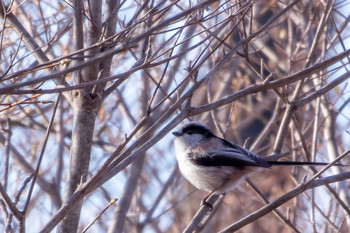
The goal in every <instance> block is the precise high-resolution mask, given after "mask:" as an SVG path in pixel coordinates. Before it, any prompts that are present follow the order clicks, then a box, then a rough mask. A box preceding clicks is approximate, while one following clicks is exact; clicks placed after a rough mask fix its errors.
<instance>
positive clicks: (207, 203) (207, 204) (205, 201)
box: [201, 198, 213, 211]
mask: <svg viewBox="0 0 350 233" xmlns="http://www.w3.org/2000/svg"><path fill="white" fill-rule="evenodd" d="M203 205H204V206H207V207H209V210H208V211H212V210H213V205H212V204H210V203H209V202H207V199H206V198H205V199H204V200H202V201H201V206H203Z"/></svg>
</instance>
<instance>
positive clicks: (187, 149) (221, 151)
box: [173, 123, 328, 209]
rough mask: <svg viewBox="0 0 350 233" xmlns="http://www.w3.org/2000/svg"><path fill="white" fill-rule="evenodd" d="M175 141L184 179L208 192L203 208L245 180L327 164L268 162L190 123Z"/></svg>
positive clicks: (183, 128) (177, 133)
mask: <svg viewBox="0 0 350 233" xmlns="http://www.w3.org/2000/svg"><path fill="white" fill-rule="evenodd" d="M173 135H174V136H175V137H176V138H175V141H174V144H175V152H176V158H177V161H178V164H179V168H180V171H181V173H182V175H183V176H184V177H185V178H186V179H187V180H188V181H189V182H190V183H191V184H193V185H194V186H195V187H196V188H197V189H199V190H204V191H207V192H209V195H208V196H207V197H206V198H205V199H204V200H203V201H202V204H205V205H208V206H209V207H210V209H212V206H211V204H209V203H208V202H207V201H206V200H207V198H208V197H209V196H210V195H211V194H213V193H215V194H225V193H226V192H227V191H230V190H232V189H234V188H235V187H236V186H237V185H238V184H240V183H241V182H242V181H244V179H243V178H244V177H247V176H249V175H251V174H252V173H254V172H258V171H261V170H263V168H267V167H272V166H274V165H292V166H305V165H308V166H312V165H314V166H319V165H327V164H328V163H318V162H293V161H267V160H264V159H263V158H261V157H259V156H258V155H256V154H254V153H253V152H251V151H249V150H247V149H245V148H243V147H241V146H239V145H236V144H233V143H230V142H228V141H227V140H225V139H223V138H220V137H218V136H215V135H214V134H213V133H212V132H211V131H210V130H209V129H208V128H207V127H206V126H205V125H202V124H199V123H189V124H186V125H184V126H183V127H182V129H181V130H180V131H179V132H173Z"/></svg>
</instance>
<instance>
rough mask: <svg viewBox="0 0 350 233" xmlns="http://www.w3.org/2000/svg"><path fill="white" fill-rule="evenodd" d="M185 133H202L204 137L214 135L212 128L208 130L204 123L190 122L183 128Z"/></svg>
mask: <svg viewBox="0 0 350 233" xmlns="http://www.w3.org/2000/svg"><path fill="white" fill-rule="evenodd" d="M182 133H183V134H189V135H192V134H201V135H203V136H204V137H208V138H210V137H212V136H214V135H213V134H212V132H210V130H208V129H207V128H206V127H204V126H202V125H196V124H190V125H188V126H185V127H184V128H183V130H182Z"/></svg>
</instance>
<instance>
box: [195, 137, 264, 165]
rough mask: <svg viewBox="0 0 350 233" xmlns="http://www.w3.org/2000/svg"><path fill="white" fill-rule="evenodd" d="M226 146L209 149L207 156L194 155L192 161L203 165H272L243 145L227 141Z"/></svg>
mask: <svg viewBox="0 0 350 233" xmlns="http://www.w3.org/2000/svg"><path fill="white" fill-rule="evenodd" d="M226 143H228V144H226ZM225 146H226V147H225V148H224V149H216V150H211V151H208V152H207V154H206V155H205V156H194V157H192V161H193V162H195V163H196V164H198V165H202V166H234V167H238V168H239V167H245V166H260V167H271V165H270V164H269V163H268V162H267V161H265V160H263V159H262V158H260V157H259V156H258V155H256V154H254V153H253V152H251V151H249V150H247V149H244V148H243V147H240V146H238V145H235V144H232V143H229V142H227V141H225Z"/></svg>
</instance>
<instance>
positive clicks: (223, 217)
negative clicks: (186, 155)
mask: <svg viewBox="0 0 350 233" xmlns="http://www.w3.org/2000/svg"><path fill="white" fill-rule="evenodd" d="M1 4H2V6H1V8H0V10H1V13H0V15H1V21H0V25H1V26H0V28H1V30H0V38H1V39H0V43H1V45H0V46H1V47H0V56H1V58H0V59H1V62H0V100H1V101H0V103H1V106H0V107H1V109H0V117H1V134H0V143H1V147H0V175H1V178H0V180H1V190H0V191H1V192H0V194H1V200H0V206H1V210H2V213H1V214H0V231H2V232H24V231H23V230H25V231H26V232H39V231H42V232H50V231H57V232H77V231H79V232H81V231H83V229H84V228H86V227H87V226H88V224H89V223H92V221H93V219H94V218H95V217H96V216H98V215H99V214H100V213H101V211H103V210H104V209H105V208H106V207H107V206H108V203H109V202H110V201H111V199H112V198H117V199H118V201H117V202H116V203H115V204H112V205H111V206H110V207H109V208H108V209H107V210H106V211H105V212H104V213H103V214H102V215H101V216H99V218H98V220H97V221H96V222H94V223H93V224H92V226H91V227H90V228H89V229H88V230H87V232H182V231H183V230H184V229H185V228H186V226H188V224H189V223H190V222H191V220H192V218H193V217H194V215H195V214H196V212H197V211H198V209H199V206H200V202H201V200H202V199H203V198H204V197H205V196H206V195H207V193H205V192H203V191H198V190H196V189H195V188H194V187H193V186H192V185H191V184H189V183H188V182H187V181H185V180H184V178H183V177H182V176H181V174H180V172H179V171H178V168H177V162H176V159H175V153H174V148H173V135H172V134H171V133H170V132H171V131H174V130H176V129H177V128H179V127H180V126H181V125H182V124H185V123H188V122H191V121H195V122H201V123H204V124H206V125H208V127H209V128H210V129H212V130H213V131H214V132H215V133H216V135H218V136H220V137H224V138H225V139H227V140H229V141H232V142H234V143H237V144H239V145H242V146H243V145H245V146H246V147H247V148H248V149H250V150H252V151H254V152H255V153H256V154H258V155H260V156H262V157H263V156H268V155H271V154H282V153H288V154H287V155H286V156H285V157H283V158H281V160H290V161H318V162H330V161H332V160H334V159H335V158H336V157H337V156H339V155H340V154H342V153H343V152H344V151H347V150H348V149H349V142H350V135H349V132H350V119H349V116H350V108H349V104H348V103H349V100H350V89H349V81H348V80H349V79H348V77H349V75H350V73H349V68H350V67H349V53H350V52H349V49H350V42H349V35H350V34H349V32H350V30H349V27H350V24H349V17H350V15H349V13H350V12H349V10H348V9H349V4H350V2H349V1H264V0H262V1H195V0H193V1H176V0H173V1H122V0H118V1H112V0H105V1H102V0H99V1H82V0H81V1H80V0H74V1H45V0H44V1H32V0H27V1H1ZM342 54H343V55H342ZM340 55H342V56H340ZM295 74H297V75H295ZM59 93H61V94H59ZM58 96H60V97H58ZM78 97H81V98H80V99H79V98H78ZM80 100H81V101H80ZM85 116H88V117H85ZM51 124H52V126H50V125H51ZM85 130H87V131H85ZM45 140H47V143H46V142H45ZM44 145H46V147H44ZM77 151H78V152H77ZM341 163H343V164H350V161H349V159H348V158H345V159H343V160H342V161H341ZM315 169H317V170H319V169H321V168H320V167H316V168H309V167H298V168H288V167H280V168H279V167H277V168H271V169H270V168H269V169H265V170H264V171H262V172H260V173H258V174H255V175H253V176H252V177H250V178H249V182H248V183H247V182H243V183H242V185H240V186H239V187H238V188H237V189H235V190H233V191H231V192H229V193H227V194H226V195H225V196H224V197H220V198H219V200H218V201H217V202H216V204H215V206H214V210H213V211H211V212H209V213H208V214H207V215H206V216H205V217H204V218H203V219H202V221H201V223H200V224H199V225H198V226H197V228H196V232H199V231H201V232H218V231H220V230H222V229H224V228H225V227H227V226H229V225H230V224H233V223H234V222H236V221H238V220H240V219H242V218H244V217H246V216H247V215H249V214H251V213H253V212H254V211H256V210H258V209H259V208H261V207H263V206H264V205H265V202H264V201H263V200H262V198H261V196H262V197H264V198H265V199H266V200H268V201H269V202H271V201H274V200H276V199H277V198H279V197H281V196H282V195H284V194H285V193H287V192H289V191H290V190H292V189H293V188H294V187H295V186H297V185H298V184H299V183H300V182H301V181H302V179H303V178H304V177H305V176H307V178H310V177H312V176H313V174H315V172H316V170H315ZM347 169H348V168H347V167H335V168H332V169H328V170H327V171H326V172H325V173H324V174H323V175H322V176H323V177H326V176H332V175H334V174H342V173H344V174H345V171H346V170H347ZM97 174H99V176H98V175H97ZM74 177H75V181H72V180H73V178H74ZM345 179H346V178H344V181H342V182H339V183H336V184H329V185H327V186H326V185H325V186H321V187H318V188H315V189H311V190H307V191H306V192H304V193H303V194H301V195H298V196H296V197H295V198H293V199H292V200H290V201H288V202H287V203H285V204H283V205H282V206H280V207H279V208H278V209H277V210H278V211H279V214H280V216H278V215H277V214H276V213H273V212H272V211H271V212H270V213H269V214H267V215H265V216H264V217H261V218H259V219H258V220H256V221H253V222H252V223H250V224H247V225H245V226H244V227H243V228H241V229H239V231H238V232H256V233H259V232H270V233H273V232H276V233H277V232H279V233H280V232H344V233H345V232H349V229H350V228H349V226H350V225H349V224H350V221H349V213H350V209H349V204H350V196H349V191H348V189H349V182H348V181H346V180H345ZM33 182H34V183H33ZM32 184H35V185H34V186H33V189H31V185H32ZM84 185H85V186H84ZM77 188H78V189H79V188H83V189H84V188H86V189H84V190H88V191H86V192H82V193H79V194H77V192H76V189H77ZM256 190H258V192H257V191H256ZM73 193H75V194H77V195H75V197H73ZM7 197H8V198H10V199H11V200H12V203H13V206H12V208H11V204H9V203H8V200H6V198H7ZM74 198H76V199H74ZM72 200H78V202H79V204H78V205H74V206H73V205H71V203H72V202H71V201H72ZM67 203H68V204H67ZM65 204H67V205H68V206H71V207H68V208H70V210H72V209H74V211H71V212H69V213H68V212H64V213H63V214H62V217H59V215H58V213H59V211H58V210H62V208H61V207H62V206H64V205H65ZM16 208H17V210H19V211H21V210H24V212H25V216H22V215H21V214H20V213H18V212H16V211H15V210H16ZM38 215H40V218H39V219H38ZM281 216H282V217H281ZM56 219H58V221H54V220H56ZM72 219H74V222H73V223H72V225H69V224H68V222H72V221H70V220H72ZM50 224H51V225H50ZM64 229H65V230H64ZM67 229H68V230H67Z"/></svg>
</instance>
